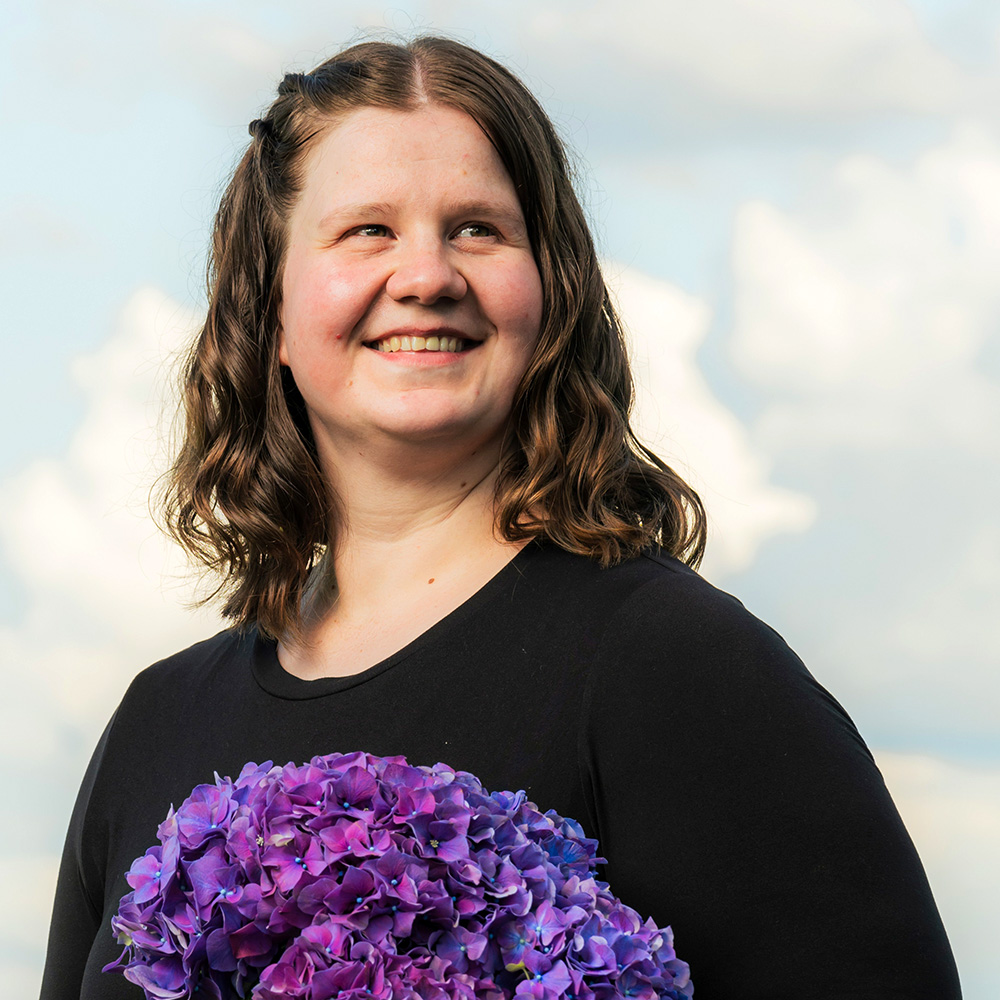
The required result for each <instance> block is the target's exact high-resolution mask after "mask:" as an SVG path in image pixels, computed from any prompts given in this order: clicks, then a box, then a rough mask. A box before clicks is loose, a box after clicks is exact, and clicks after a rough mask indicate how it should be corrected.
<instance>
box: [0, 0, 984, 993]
mask: <svg viewBox="0 0 1000 1000" xmlns="http://www.w3.org/2000/svg"><path fill="white" fill-rule="evenodd" d="M5 22H6V23H5V31H4V35H3V40H2V42H0V44H2V45H3V48H4V52H3V58H2V59H0V93H2V102H0V115H2V125H3V134H4V136H5V138H6V139H7V145H6V147H5V148H7V150H8V154H7V155H6V156H5V157H4V158H3V160H2V161H0V173H2V179H3V185H2V187H0V256H2V259H3V268H2V272H0V273H2V275H3V281H4V297H3V302H4V315H3V326H2V331H3V332H2V336H3V346H4V353H5V357H6V361H7V363H6V365H4V366H3V369H2V371H0V378H2V380H3V381H2V385H0V408H2V410H0V416H2V419H0V669H2V670H3V680H4V685H5V690H6V691H7V692H8V697H7V698H6V699H5V701H4V704H3V706H2V707H0V741H2V742H3V744H4V748H5V752H6V753H7V755H8V759H13V760H15V761H16V762H17V763H18V765H19V766H17V767H15V768H13V769H12V770H13V775H12V777H11V783H12V789H13V791H14V792H15V794H13V795H8V796H7V797H5V802H4V804H0V814H2V820H3V822H0V880H2V881H3V883H4V884H5V885H7V886H8V887H12V888H13V890H14V892H15V894H16V895H17V898H18V899H19V900H21V902H22V905H21V906H19V907H18V908H16V909H15V908H11V907H8V908H5V909H6V915H0V925H2V929H3V932H4V933H3V934H2V936H0V971H2V975H3V978H4V981H5V982H7V983H9V984H11V987H10V988H11V990H12V995H25V996H27V995H31V993H33V992H37V983H38V977H39V970H40V965H41V961H42V958H43V954H44V941H45V934H46V927H47V921H48V914H49V909H50V906H51V892H52V886H53V884H54V877H55V866H56V863H57V858H58V852H59V850H60V847H61V842H62V837H63V834H64V831H65V826H66V822H67V819H68V815H69V810H70V808H71V805H72V801H73V797H74V795H75V793H76V789H77V787H78V784H79V780H80V777H81V775H82V772H83V769H84V767H85V766H86V762H87V759H88V757H89V754H90V752H91V749H92V748H93V745H94V743H95V741H96V739H97V737H98V735H99V733H100V731H101V729H102V728H103V726H104V725H105V723H106V721H107V719H108V717H109V716H110V714H111V712H112V711H113V710H114V707H115V705H116V704H117V702H118V700H119V699H120V697H121V695H122V693H123V691H124V689H125V687H126V686H127V684H128V681H129V680H130V678H131V677H132V676H133V675H134V674H135V673H136V672H137V671H138V670H140V669H142V668H143V667H144V666H146V665H147V664H148V663H150V662H151V661H153V660H155V659H157V658H159V657H161V656H164V655H167V654H168V653H170V652H172V651H174V650H176V649H178V648H181V647H183V646H184V645H187V644H189V643H190V642H192V641H195V640H196V639H198V638H201V637H203V636H205V635H206V634H209V633H210V632H211V631H214V630H216V629H217V628H219V627H220V623H219V621H218V619H217V618H215V616H214V615H213V614H212V613H211V612H210V611H201V612H197V613H193V612H191V611H190V610H188V609H187V608H186V607H185V603H186V602H187V601H188V600H189V598H190V596H191V595H192V593H194V592H195V589H196V583H195V582H194V581H192V580H191V579H190V574H189V573H188V572H187V571H186V570H185V567H184V565H183V563H182V561H181V560H180V558H179V557H178V555H177V554H176V553H174V552H172V551H171V549H170V548H169V546H168V545H167V544H166V543H165V542H163V541H162V540H161V539H160V538H159V536H158V534H157V532H156V529H155V527H154V526H153V525H152V523H151V521H150V518H149V516H148V512H147V501H146V497H147V493H148V489H149V486H150V484H151V483H152V482H153V481H154V480H155V477H156V475H157V474H158V472H161V471H162V470H163V468H164V463H165V461H166V455H167V454H168V452H169V429H170V415H171V414H170V406H171V400H172V398H173V396H172V382H171V375H170V362H171V359H175V358H176V355H177V352H178V351H179V350H180V349H181V348H182V346H183V344H184V342H185V338H187V337H189V336H190V334H191V331H192V330H193V329H194V328H195V327H196V325H197V322H198V316H199V313H200V312H201V310H202V309H203V306H204V296H203V291H202V288H203V280H202V273H203V268H204V254H205V247H206V245H207V236H208V226H209V224H210V220H211V216H212V213H213V211H214V208H215V205H216V203H217V200H218V196H219V194H220V192H221V189H222V187H223V185H224V183H225V180H226V178H227V175H228V172H229V171H230V170H231V169H232V166H233V165H234V163H235V161H236V159H237V158H238V157H239V155H240V153H241V151H242V149H243V147H244V145H245V143H246V142H247V141H248V136H247V133H246V124H247V122H249V121H250V120H251V119H252V118H254V117H256V115H257V114H258V113H259V111H260V110H261V109H262V108H263V107H264V106H265V105H266V104H267V103H268V102H269V100H270V96H271V94H272V93H273V89H274V86H275V85H276V83H277V81H278V80H279V79H280V77H281V76H282V75H283V73H284V72H286V71H288V70H307V69H309V68H310V67H311V66H312V65H314V64H315V63H316V62H317V61H319V60H320V59H322V58H323V57H324V56H326V55H329V54H331V53H332V52H334V51H336V50H337V49H338V48H339V47H340V46H341V45H343V44H345V43H347V42H350V41H353V40H358V39H360V38H362V37H368V35H369V34H371V33H373V32H374V33H379V32H383V33H384V32H385V31H390V32H395V33H397V34H401V35H403V36H410V35H413V34H416V33H419V32H422V31H432V32H437V33H446V34H449V35H450V36H452V37H455V38H458V39H459V40H463V41H467V42H470V43H472V44H475V45H477V46H479V47H481V48H483V49H484V50H485V51H486V52H488V53H489V54H491V55H493V56H494V57H496V58H498V59H500V60H501V61H502V62H504V63H505V64H506V65H508V66H509V67H510V68H511V69H513V70H514V71H515V72H517V73H518V74H520V75H521V76H522V78H523V79H524V80H525V81H526V82H527V83H528V84H529V86H530V87H531V88H532V89H533V90H534V92H535V93H536V94H537V95H538V96H539V98H540V99H541V100H542V102H543V104H544V105H545V107H546V108H547V110H548V111H549V113H550V114H551V115H552V117H553V119H554V120H555V122H556V124H557V127H558V128H559V130H560V132H561V134H562V135H563V137H564V138H565V139H566V141H567V142H568V143H569V144H570V146H571V148H572V150H573V151H574V154H573V155H574V163H575V165H576V174H577V182H578V187H579V189H580V192H581V195H582V197H583V200H584V203H585V205H586V207H587V211H588V215H589V217H590V220H591V223H592V226H593V229H594V232H595V234H596V237H597V240H598V243H599V246H600V249H601V252H602V256H603V258H604V260H605V262H606V265H605V270H606V274H607V277H608V280H609V282H610V283H611V285H612V286H613V288H614V289H615V292H616V295H617V296H618V300H619V303H620V306H621V308H622V312H623V315H624V316H625V319H626V322H627V324H628V327H629V330H630V336H631V343H632V351H633V363H634V367H635V372H636V378H637V383H638V387H639V399H638V403H637V410H636V424H637V426H638V427H639V429H640V431H641V434H642V436H643V437H644V438H645V439H646V440H647V441H648V442H650V443H651V444H653V445H654V446H655V448H656V449H657V450H658V451H659V452H660V453H661V454H663V455H664V457H666V458H667V459H668V460H669V461H671V462H672V463H673V464H675V465H677V466H678V467H679V468H680V469H681V470H683V471H684V472H685V474H687V475H689V476H690V478H691V479H692V481H693V482H694V483H695V484H696V486H697V487H698V488H699V489H700V490H701V492H702V495H703V497H704V499H705V501H706V504H707V506H708V510H709V514H710V518H711V534H710V542H709V551H708V556H707V558H706V561H705V564H704V569H703V572H704V574H705V576H706V577H707V578H708V579H710V580H711V581H712V582H713V583H715V584H717V585H718V586H721V587H723V589H725V590H728V591H729V592H731V593H733V594H735V595H736V596H737V597H739V598H740V600H742V601H743V602H744V604H746V606H747V607H748V608H749V609H750V610H751V611H752V612H753V613H755V614H757V615H758V616H759V617H761V618H762V619H764V620H765V621H767V622H768V623H769V624H771V625H772V626H773V627H775V628H776V629H777V630H778V631H779V632H780V633H781V634H782V635H783V636H784V637H785V639H786V640H787V641H788V642H789V644H790V645H791V646H792V648H794V649H795V650H796V651H797V652H798V653H799V654H800V655H801V656H802V658H803V659H804V660H805V662H806V664H807V665H808V666H809V668H810V669H811V670H812V672H813V673H814V674H815V675H816V676H817V678H818V679H819V680H820V681H821V683H823V684H824V686H826V687H827V688H828V689H829V690H830V691H831V692H832V693H833V694H834V695H835V696H836V697H837V699H838V700H839V701H840V702H841V703H842V704H843V705H844V706H845V707H846V708H847V710H848V711H849V713H850V714H851V716H852V717H853V719H854V720H855V722H856V723H857V725H858V727H859V729H860V731H861V733H862V735H863V736H864V737H865V739H866V740H867V742H868V743H869V745H870V746H871V747H872V749H873V752H874V753H875V755H876V758H877V760H878V761H879V764H880V766H881V768H882V770H883V774H884V776H885V778H886V782H887V784H888V785H889V788H890V790H891V791H892V792H893V795H894V797H895V799H896V802H897V805H898V806H899V808H900V811H901V813H902V815H903V818H904V820H905V821H906V823H907V826H908V828H909V830H910V833H911V836H912V837H913V839H914V841H915V843H916V844H917V847H918V850H919V851H920V853H921V856H922V858H923V860H924V864H925V867H926V869H927V871H928V876H929V878H930V880H931V884H932V887H933V889H934V892H935V896H936V898H937V900H938V904H939V907H940V909H941V912H942V916H943V918H944V921H945V925H946V926H947V928H948V930H949V934H950V937H951V940H952V944H953V947H954V950H955V953H956V957H957V959H958V963H959V969H960V972H961V975H962V980H963V985H964V989H965V993H966V996H967V997H968V998H969V1000H988V998H992V997H995V996H997V995H1000V971H998V970H997V968H996V965H995V962H994V960H993V952H994V950H995V945H994V942H995V940H996V935H997V933H998V932H1000V918H998V917H997V913H996V907H995V904H994V902H993V900H995V898H996V896H997V893H998V892H1000V860H998V857H1000V855H998V852H997V850H996V845H997V843H1000V671H998V670H997V666H998V661H1000V627H998V626H997V624H996V619H997V617H998V616H997V613H996V611H997V608H998V607H1000V513H998V511H1000V473H998V458H1000V282H998V280H997V274H998V266H1000V8H998V7H997V5H996V4H993V3H990V2H989V0H981V2H976V0H919V2H918V0H909V2H903V0H816V2H814V3H809V4H803V3H799V2H795V0H755V2H754V3H747V2H745V0H703V2H701V3H699V4H689V3H680V2H676V0H660V2H657V3H650V2H646V3H641V2H636V0H619V2H616V3H615V4H613V5H612V4H608V3H599V4H587V3H583V4H580V3H573V4H571V3H563V2H546V0H541V2H536V3H531V4H529V3H526V2H521V0H507V2H505V3H502V4H501V3H490V2H486V3H477V4H468V3H447V2H438V3H432V2H426V3H408V4H397V5H394V6H392V7H387V6H382V5H379V4H377V3H371V4H361V3H351V2H345V3H341V4H337V5H331V4H329V3H318V2H312V0H303V2H293V3H286V4H282V5H277V4H264V3H259V2H255V0H242V2H239V3H236V2H235V0H234V2H221V0H203V2H197V3H195V2H173V3H171V4H170V5H165V4H163V5H159V4H149V3H135V2H131V3H126V2H124V0H121V2H118V0H76V2H74V3H68V2H63V0H52V2H44V0H35V2H34V3H27V4H22V5H19V6H18V8H17V9H16V10H15V9H12V10H10V11H9V12H8V13H7V15H6V18H5ZM26 808H27V811H28V813H27V814H28V815H30V816H31V817H32V819H33V821H34V822H33V829H32V831H31V833H30V834H29V835H28V836H24V829H25V825H24V821H23V816H24V815H25V809H26ZM15 810H16V814H17V822H15V821H14V820H15Z"/></svg>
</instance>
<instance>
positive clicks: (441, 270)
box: [386, 240, 468, 305]
mask: <svg viewBox="0 0 1000 1000" xmlns="http://www.w3.org/2000/svg"><path fill="white" fill-rule="evenodd" d="M451 253H452V251H451V248H450V247H448V246H447V244H444V243H442V242H441V241H440V240H437V241H420V242H415V243H414V244H412V245H410V246H404V247H400V248H399V250H398V251H397V258H396V262H395V268H394V269H393V272H392V274H391V275H390V276H389V280H388V281H387V282H386V291H387V292H388V293H389V295H390V296H392V298H394V299H396V300H397V301H401V300H403V299H415V300H416V301H417V302H419V303H420V304H421V305H432V304H433V303H435V302H437V301H438V300H439V299H456V300H457V299H460V298H462V296H464V295H465V293H466V291H467V290H468V285H467V284H466V282H465V278H464V277H463V276H462V273H461V271H459V270H458V268H457V267H456V266H455V261H454V260H453V259H452V256H451Z"/></svg>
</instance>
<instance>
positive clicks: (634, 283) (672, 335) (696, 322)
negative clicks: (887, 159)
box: [606, 266, 815, 580]
mask: <svg viewBox="0 0 1000 1000" xmlns="http://www.w3.org/2000/svg"><path fill="white" fill-rule="evenodd" d="M606 272H607V274H608V280H609V282H610V283H611V284H612V286H613V287H614V289H615V292H616V296H617V299H618V303H619V306H620V310H621V314H622V317H623V320H624V322H625V325H626V329H627V330H628V333H629V336H630V341H631V353H632V362H633V369H634V374H635V381H636V406H635V415H634V421H633V425H634V427H635V429H636V432H637V433H638V435H639V438H640V440H642V441H643V443H644V444H646V445H648V446H649V447H651V448H652V450H653V451H654V452H656V453H657V454H658V455H660V457H661V458H664V459H665V460H666V461H667V463H668V464H670V465H673V466H675V467H676V468H677V471H678V472H679V473H680V474H681V475H682V476H684V477H685V478H686V479H687V480H688V481H689V482H691V483H692V485H694V486H695V488H696V489H697V490H698V491H699V493H700V494H701V496H702V500H703V501H704V502H705V505H706V507H707V509H708V513H709V518H710V534H709V547H708V553H707V556H706V559H705V563H704V566H703V570H704V572H705V574H706V576H709V577H711V578H712V579H716V580H718V579H721V578H722V577H724V576H726V575H727V574H730V573H735V572H738V571H739V570H742V569H745V568H746V567H747V566H748V565H750V563H751V562H752V561H753V559H754V557H755V556H756V553H757V550H758V548H759V547H760V545H761V543H762V542H763V541H764V540H765V539H767V538H769V537H771V536H773V535H775V534H779V533H782V532H788V531H802V530H804V529H805V528H807V527H808V526H809V525H810V524H811V523H812V521H813V519H814V517H815V505H814V503H813V502H812V500H811V499H809V498H808V497H806V496H804V495H803V494H801V493H795V492H793V491H791V490H785V489H781V488H779V487H777V486H774V485H773V484H771V483H769V482H768V474H769V471H770V470H769V467H768V464H767V461H766V460H765V458H764V457H763V456H762V455H761V453H760V452H759V451H757V450H755V448H754V446H753V445H752V443H751V441H750V439H749V436H748V434H747V431H746V428H745V427H744V426H743V425H742V424H741V423H740V421H739V420H738V419H737V418H736V416H735V415H734V414H733V413H732V412H731V411H730V410H729V409H727V408H726V407H725V405H724V404H723V403H722V402H721V401H720V400H719V399H718V398H717V397H716V396H715V395H714V394H713V393H712V391H711V389H710V388H709V386H708V383H707V382H706V381H705V378H704V376H703V375H702V374H701V371H700V369H699V366H698V363H697V359H696V353H697V350H698V348H699V347H700V346H701V344H702V342H703V340H704V338H705V335H706V333H707V330H708V323H709V315H710V314H709V309H708V306H707V305H706V304H705V303H704V302H702V301H700V300H698V299H696V298H694V297H693V296H690V295H687V294H686V293H684V292H682V291H681V290H680V289H678V288H675V287H674V286H672V285H669V284H667V283H665V282H661V281H656V280H655V279H653V278H649V277H647V276H645V275H643V274H640V273H639V272H637V271H634V270H629V269H620V270H619V269H618V268H615V267H614V266H610V267H607V268H606Z"/></svg>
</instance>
